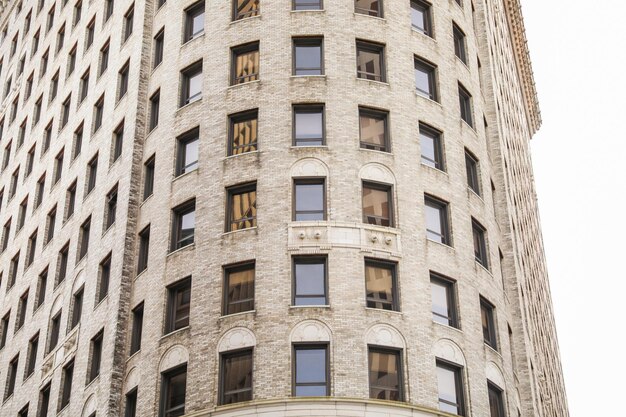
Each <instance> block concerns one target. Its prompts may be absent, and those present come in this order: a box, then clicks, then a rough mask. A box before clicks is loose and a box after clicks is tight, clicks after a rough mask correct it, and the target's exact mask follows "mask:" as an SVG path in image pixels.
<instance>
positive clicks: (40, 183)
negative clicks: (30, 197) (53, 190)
mask: <svg viewBox="0 0 626 417" xmlns="http://www.w3.org/2000/svg"><path fill="white" fill-rule="evenodd" d="M45 185H46V174H43V175H42V176H41V177H39V179H38V180H37V186H36V191H35V204H34V208H33V209H34V210H36V209H37V208H39V206H40V205H41V202H42V201H43V194H44V189H45Z"/></svg>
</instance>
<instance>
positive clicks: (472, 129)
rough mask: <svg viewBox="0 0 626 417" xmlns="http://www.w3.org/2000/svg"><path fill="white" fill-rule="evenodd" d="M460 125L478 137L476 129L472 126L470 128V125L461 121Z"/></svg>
mask: <svg viewBox="0 0 626 417" xmlns="http://www.w3.org/2000/svg"><path fill="white" fill-rule="evenodd" d="M461 125H465V126H467V128H468V129H470V130H471V131H472V132H473V133H474V135H478V133H477V132H476V129H475V128H474V126H472V125H471V124H469V123H467V122H466V121H465V120H463V119H461Z"/></svg>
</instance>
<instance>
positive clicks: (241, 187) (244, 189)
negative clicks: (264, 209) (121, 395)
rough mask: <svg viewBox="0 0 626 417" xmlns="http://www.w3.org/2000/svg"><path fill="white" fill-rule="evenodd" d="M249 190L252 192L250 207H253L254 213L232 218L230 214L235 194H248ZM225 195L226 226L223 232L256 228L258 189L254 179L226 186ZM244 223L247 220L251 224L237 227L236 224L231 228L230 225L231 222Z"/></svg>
mask: <svg viewBox="0 0 626 417" xmlns="http://www.w3.org/2000/svg"><path fill="white" fill-rule="evenodd" d="M251 192H254V204H252V205H251V206H250V208H251V209H252V208H254V215H253V216H248V217H241V218H239V219H234V218H233V216H232V214H233V203H234V202H233V199H234V197H235V196H236V195H242V194H249V193H251ZM226 195H227V199H228V200H227V202H226V216H225V217H226V228H225V232H226V233H228V232H236V231H239V230H246V229H253V228H256V227H257V225H258V215H257V208H256V205H257V201H258V191H257V183H256V181H252V182H248V183H244V184H237V185H233V186H230V187H228V188H226ZM235 222H236V223H244V226H245V224H247V223H248V222H250V224H251V226H249V227H239V226H237V228H233V227H232V225H233V223H235Z"/></svg>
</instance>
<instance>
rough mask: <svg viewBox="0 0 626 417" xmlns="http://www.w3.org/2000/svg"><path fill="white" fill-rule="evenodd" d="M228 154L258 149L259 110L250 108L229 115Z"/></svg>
mask: <svg viewBox="0 0 626 417" xmlns="http://www.w3.org/2000/svg"><path fill="white" fill-rule="evenodd" d="M229 119H230V135H229V136H230V137H229V146H228V155H239V154H242V153H246V152H253V151H256V150H257V149H258V132H259V112H258V110H256V109H255V110H250V111H246V112H243V113H237V114H233V115H230V116H229Z"/></svg>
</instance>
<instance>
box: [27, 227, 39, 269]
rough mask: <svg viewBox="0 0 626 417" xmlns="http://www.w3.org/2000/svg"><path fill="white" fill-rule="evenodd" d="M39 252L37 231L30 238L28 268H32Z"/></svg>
mask: <svg viewBox="0 0 626 417" xmlns="http://www.w3.org/2000/svg"><path fill="white" fill-rule="evenodd" d="M36 250H37V229H35V231H34V232H33V233H32V234H31V235H30V237H29V238H28V250H27V252H26V268H28V267H29V266H31V265H32V264H33V262H34V261H35V253H36Z"/></svg>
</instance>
